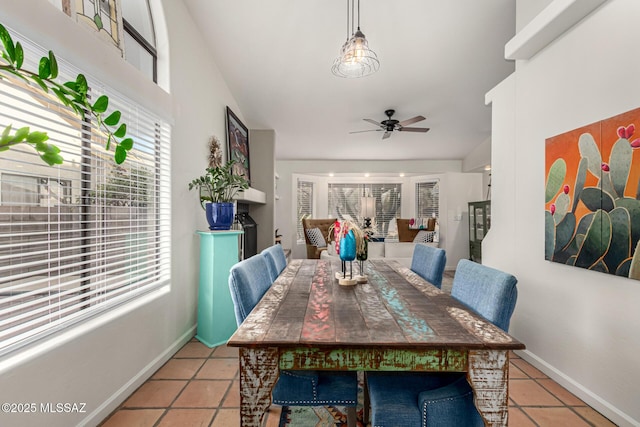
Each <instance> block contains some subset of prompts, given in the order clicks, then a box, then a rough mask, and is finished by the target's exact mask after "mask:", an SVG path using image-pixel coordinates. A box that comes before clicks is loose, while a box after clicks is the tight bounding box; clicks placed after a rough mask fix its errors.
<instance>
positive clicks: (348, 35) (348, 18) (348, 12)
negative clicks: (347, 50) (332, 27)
mask: <svg viewBox="0 0 640 427" xmlns="http://www.w3.org/2000/svg"><path fill="white" fill-rule="evenodd" d="M347 40H349V0H347Z"/></svg>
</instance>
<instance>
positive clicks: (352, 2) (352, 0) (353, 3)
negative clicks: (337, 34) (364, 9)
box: [351, 0, 360, 35]
mask: <svg viewBox="0 0 640 427" xmlns="http://www.w3.org/2000/svg"><path fill="white" fill-rule="evenodd" d="M355 3H356V1H355V0H351V34H352V35H353V34H354V33H355V31H353V28H354V26H353V18H354V16H355V12H354V10H353V8H354V7H355ZM358 7H360V3H358ZM358 19H360V18H359V17H358Z"/></svg>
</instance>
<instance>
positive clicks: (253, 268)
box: [229, 253, 358, 427]
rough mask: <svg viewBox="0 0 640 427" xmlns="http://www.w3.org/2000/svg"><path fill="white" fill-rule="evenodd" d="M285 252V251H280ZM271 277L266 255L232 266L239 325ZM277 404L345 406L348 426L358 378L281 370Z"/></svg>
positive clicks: (353, 414)
mask: <svg viewBox="0 0 640 427" xmlns="http://www.w3.org/2000/svg"><path fill="white" fill-rule="evenodd" d="M283 254H284V253H283ZM272 283H273V281H272V280H271V276H270V273H269V267H268V264H267V256H266V255H262V254H260V255H255V256H252V257H251V258H247V259H245V260H243V261H240V262H239V263H237V264H235V265H234V266H233V267H231V270H230V272H229V289H230V291H231V299H232V300H233V305H234V310H235V315H236V323H237V324H238V326H240V324H241V323H242V322H243V321H244V319H245V318H246V317H247V316H248V315H249V313H251V310H253V308H254V307H255V306H256V304H258V302H259V301H260V299H261V298H262V297H263V296H264V294H265V293H266V292H267V290H269V287H270V286H271V284H272ZM272 401H273V403H275V404H276V405H287V406H326V405H341V406H346V407H347V411H348V412H347V417H348V420H347V422H348V425H349V427H352V426H353V427H355V425H356V405H357V403H358V378H357V374H356V373H355V372H319V371H280V376H279V377H278V382H277V383H276V385H275V387H274V388H273V392H272Z"/></svg>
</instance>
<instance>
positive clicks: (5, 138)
mask: <svg viewBox="0 0 640 427" xmlns="http://www.w3.org/2000/svg"><path fill="white" fill-rule="evenodd" d="M11 127H12V125H7V127H5V128H4V130H3V131H2V135H1V136H0V142H2V143H4V142H9V140H11V135H10V133H11Z"/></svg>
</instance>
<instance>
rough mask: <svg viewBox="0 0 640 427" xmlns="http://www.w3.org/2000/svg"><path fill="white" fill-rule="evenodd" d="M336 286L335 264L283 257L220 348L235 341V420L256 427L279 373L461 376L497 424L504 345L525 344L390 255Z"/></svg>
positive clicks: (504, 386)
mask: <svg viewBox="0 0 640 427" xmlns="http://www.w3.org/2000/svg"><path fill="white" fill-rule="evenodd" d="M366 270H367V271H366V274H367V276H368V278H369V283H366V284H361V285H356V286H349V287H344V286H340V285H338V284H337V281H336V280H335V279H334V277H335V273H336V272H337V271H340V263H339V261H326V260H293V261H291V262H290V263H289V265H288V266H287V268H286V269H285V270H284V271H283V272H282V274H281V275H280V276H279V277H278V279H277V280H276V281H275V283H274V284H273V285H272V287H271V288H270V289H269V291H268V292H267V293H266V294H265V295H264V297H263V298H262V300H261V301H260V302H259V303H258V305H256V307H255V308H254V310H253V311H252V312H251V313H250V314H249V316H248V317H247V318H246V319H245V321H244V322H243V323H242V325H240V327H239V328H238V330H237V331H236V332H235V334H234V335H233V336H232V337H231V338H230V339H229V341H228V343H227V345H229V346H232V347H240V406H241V408H240V417H241V418H240V425H241V426H244V427H249V426H255V427H258V426H260V425H261V421H262V418H263V415H264V413H265V411H266V410H267V409H268V408H269V406H270V404H271V390H272V388H273V386H274V384H275V382H276V380H277V378H278V370H279V369H292V370H298V369H313V370H322V369H325V370H335V371H339V370H350V371H362V370H367V371H375V370H380V371H440V372H467V379H468V381H469V384H470V385H471V387H472V388H473V390H474V394H475V401H476V405H477V408H478V411H479V412H480V414H481V415H482V417H483V418H484V420H485V424H486V425H489V426H506V425H507V417H508V368H509V350H516V349H524V348H525V346H524V345H523V344H522V343H520V342H519V341H518V340H516V339H515V338H513V337H511V336H510V335H509V334H507V333H505V332H504V331H502V330H501V329H499V328H497V327H496V326H494V325H493V324H491V323H490V322H488V321H486V320H484V319H483V318H482V317H480V316H478V315H476V314H474V313H473V312H471V311H469V310H468V309H466V308H465V306H464V305H462V304H461V303H460V302H458V301H457V300H456V299H454V298H452V297H451V295H449V294H447V293H445V292H443V291H441V290H440V289H438V288H436V287H435V286H433V285H431V284H429V283H428V282H426V281H424V280H423V279H422V278H421V277H420V276H418V275H417V274H415V273H413V272H412V271H411V270H410V269H408V268H406V267H403V266H401V265H400V264H399V263H398V262H396V261H393V260H383V259H380V260H375V261H370V262H367V263H366Z"/></svg>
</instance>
